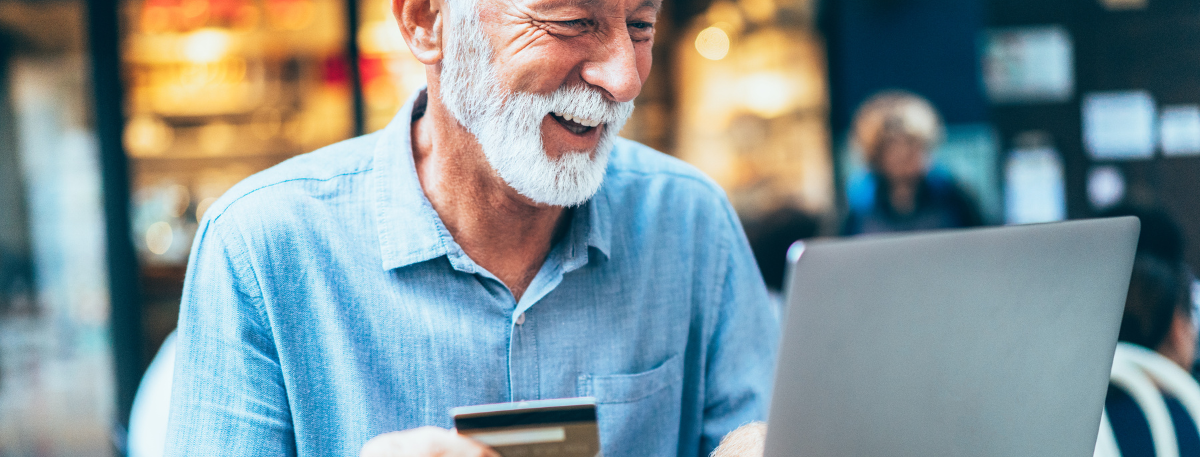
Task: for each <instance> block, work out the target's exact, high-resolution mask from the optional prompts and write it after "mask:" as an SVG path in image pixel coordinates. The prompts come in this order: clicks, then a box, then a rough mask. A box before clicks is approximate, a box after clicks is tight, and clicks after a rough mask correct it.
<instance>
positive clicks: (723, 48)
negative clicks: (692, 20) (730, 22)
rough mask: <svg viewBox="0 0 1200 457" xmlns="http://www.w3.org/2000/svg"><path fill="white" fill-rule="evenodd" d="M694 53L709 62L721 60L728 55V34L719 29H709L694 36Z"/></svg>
mask: <svg viewBox="0 0 1200 457" xmlns="http://www.w3.org/2000/svg"><path fill="white" fill-rule="evenodd" d="M696 51H698V52H700V55H702V56H704V58H706V59H709V60H721V59H724V58H725V56H726V55H728V54H729V34H727V33H725V31H724V30H721V29H720V28H719V27H709V28H707V29H704V30H701V31H700V34H698V35H696Z"/></svg>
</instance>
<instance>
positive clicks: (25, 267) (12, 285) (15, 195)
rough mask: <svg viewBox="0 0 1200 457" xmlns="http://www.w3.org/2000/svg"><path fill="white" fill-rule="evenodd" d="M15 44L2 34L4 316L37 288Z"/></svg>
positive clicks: (0, 307)
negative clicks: (13, 64) (12, 62)
mask: <svg viewBox="0 0 1200 457" xmlns="http://www.w3.org/2000/svg"><path fill="white" fill-rule="evenodd" d="M12 43H13V41H12V39H11V38H9V37H8V36H6V35H3V34H0V312H3V311H6V310H8V309H10V308H11V307H12V306H14V303H15V302H17V301H18V300H26V299H27V298H28V294H29V293H30V289H31V287H32V284H33V278H32V275H33V265H32V252H31V244H30V234H29V224H28V221H29V218H28V211H27V207H26V199H25V180H24V178H23V176H22V173H21V170H22V167H21V162H20V157H19V154H20V149H19V145H18V144H17V135H16V130H15V129H16V125H15V122H14V119H13V117H14V116H13V104H12V97H11V94H10V90H9V89H10V84H9V77H8V75H9V71H8V67H9V65H8V62H9V56H10V55H11V52H12V49H13V45H12Z"/></svg>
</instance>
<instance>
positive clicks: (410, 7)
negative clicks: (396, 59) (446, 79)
mask: <svg viewBox="0 0 1200 457" xmlns="http://www.w3.org/2000/svg"><path fill="white" fill-rule="evenodd" d="M444 9H445V2H444V1H443V0H392V14H394V15H395V16H396V23H397V24H399V25H400V34H401V35H404V42H405V43H408V49H410V50H412V53H413V56H416V58H417V60H419V61H421V63H423V64H425V65H436V64H437V63H438V62H441V61H442V16H443V15H442V13H443V11H444Z"/></svg>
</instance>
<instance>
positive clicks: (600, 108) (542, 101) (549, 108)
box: [521, 85, 633, 124]
mask: <svg viewBox="0 0 1200 457" xmlns="http://www.w3.org/2000/svg"><path fill="white" fill-rule="evenodd" d="M521 95H523V97H521V98H526V99H527V100H530V101H533V102H534V104H535V105H537V106H538V108H540V109H539V111H544V112H541V113H530V114H534V115H536V116H537V117H538V118H540V117H541V116H544V115H545V114H546V113H564V114H570V115H571V116H574V117H578V118H584V119H591V120H595V121H600V122H601V123H604V124H618V123H624V122H625V120H627V119H628V118H629V116H630V114H632V113H633V102H632V101H627V102H618V101H613V100H610V99H609V98H608V97H606V96H605V95H604V93H603V92H601V91H600V90H599V89H596V88H594V87H590V86H582V85H576V86H570V87H566V86H564V87H560V88H558V89H557V90H555V91H554V92H553V93H550V94H533V93H525V94H521Z"/></svg>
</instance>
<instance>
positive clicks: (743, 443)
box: [711, 422, 767, 457]
mask: <svg viewBox="0 0 1200 457" xmlns="http://www.w3.org/2000/svg"><path fill="white" fill-rule="evenodd" d="M766 441H767V424H766V423H763V422H751V423H749V424H746V425H743V426H741V427H738V429H737V430H734V431H732V432H729V434H728V435H725V438H722V439H721V444H720V445H719V446H717V449H716V450H714V451H713V453H712V456H711V457H762V455H763V445H764V444H765V443H766Z"/></svg>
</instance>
